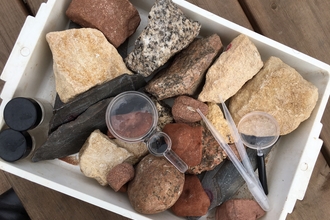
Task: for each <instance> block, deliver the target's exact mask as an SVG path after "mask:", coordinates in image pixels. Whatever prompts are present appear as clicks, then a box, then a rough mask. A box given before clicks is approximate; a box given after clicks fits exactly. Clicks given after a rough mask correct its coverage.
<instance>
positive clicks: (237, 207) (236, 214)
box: [215, 199, 266, 220]
mask: <svg viewBox="0 0 330 220" xmlns="http://www.w3.org/2000/svg"><path fill="white" fill-rule="evenodd" d="M265 214H266V212H265V211H264V210H262V208H261V207H260V206H259V205H258V203H257V202H256V201H254V200H244V199H232V200H228V201H226V202H224V203H223V204H222V205H220V206H219V207H217V209H216V215H215V219H216V220H220V219H221V220H233V219H235V220H256V219H259V218H261V217H262V216H264V215H265Z"/></svg>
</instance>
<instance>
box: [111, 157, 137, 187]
mask: <svg viewBox="0 0 330 220" xmlns="http://www.w3.org/2000/svg"><path fill="white" fill-rule="evenodd" d="M133 178H134V167H133V166H132V165H131V164H129V163H121V164H118V165H117V166H115V167H114V168H112V169H111V170H110V172H109V173H108V176H107V182H108V184H109V185H110V186H111V188H112V189H113V190H115V191H116V192H117V191H119V190H120V189H121V188H122V187H123V186H124V185H125V184H126V183H127V182H128V181H130V180H132V179H133Z"/></svg>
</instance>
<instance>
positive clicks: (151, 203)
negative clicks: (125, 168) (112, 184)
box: [127, 154, 185, 214]
mask: <svg viewBox="0 0 330 220" xmlns="http://www.w3.org/2000/svg"><path fill="white" fill-rule="evenodd" d="M184 180H185V176H184V174H183V173H180V171H179V170H178V169H176V168H175V167H174V166H173V165H172V164H171V163H170V162H168V161H167V160H166V159H165V158H164V157H155V156H153V155H151V154H149V155H147V156H145V157H144V158H143V159H142V160H141V161H140V162H139V163H138V165H137V167H136V169H135V177H134V179H133V180H132V181H130V182H129V184H128V191H127V194H128V198H129V200H130V203H131V204H132V206H133V208H134V209H135V210H136V211H137V212H139V213H142V214H155V213H159V212H162V211H165V210H166V209H168V208H170V207H171V206H172V205H173V204H174V203H175V202H176V201H177V200H178V198H179V197H180V195H181V193H182V189H183V185H184Z"/></svg>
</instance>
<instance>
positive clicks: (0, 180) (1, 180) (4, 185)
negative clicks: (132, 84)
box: [0, 170, 11, 195]
mask: <svg viewBox="0 0 330 220" xmlns="http://www.w3.org/2000/svg"><path fill="white" fill-rule="evenodd" d="M10 188H11V185H10V183H9V181H8V180H7V177H6V175H5V172H4V171H2V170H0V195H1V194H2V193H4V192H6V191H7V190H8V189H10Z"/></svg>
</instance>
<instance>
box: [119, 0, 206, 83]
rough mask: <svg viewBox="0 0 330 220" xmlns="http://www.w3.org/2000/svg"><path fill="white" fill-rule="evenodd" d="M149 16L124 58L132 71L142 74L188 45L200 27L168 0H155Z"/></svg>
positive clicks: (148, 73)
mask: <svg viewBox="0 0 330 220" xmlns="http://www.w3.org/2000/svg"><path fill="white" fill-rule="evenodd" d="M148 18H149V20H148V25H147V27H146V28H145V29H144V30H143V31H142V33H141V34H140V36H139V37H138V39H137V40H136V42H135V47H134V49H133V51H132V52H131V53H130V54H128V56H127V57H126V59H125V63H126V65H127V66H128V67H129V68H130V69H131V70H132V71H134V72H136V73H139V74H142V75H143V76H145V77H147V76H149V75H150V74H152V73H153V72H154V71H155V70H157V69H158V68H159V67H161V66H162V65H164V64H165V63H166V62H167V61H168V60H169V59H170V58H171V57H172V56H173V55H174V54H176V53H177V52H179V51H181V50H182V49H183V48H185V47H187V46H188V45H189V44H190V43H191V42H192V41H193V39H194V38H195V37H196V36H197V35H198V34H199V30H200V28H201V25H200V24H199V23H198V22H195V21H193V20H191V19H188V18H187V17H186V16H185V15H184V14H183V12H182V11H181V10H180V9H179V8H178V7H177V6H176V5H175V4H174V3H173V2H172V1H171V0H157V1H156V2H155V4H154V5H153V7H152V8H151V11H150V12H149V16H148Z"/></svg>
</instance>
